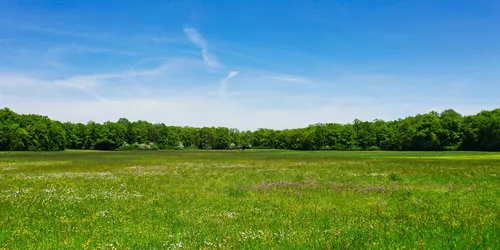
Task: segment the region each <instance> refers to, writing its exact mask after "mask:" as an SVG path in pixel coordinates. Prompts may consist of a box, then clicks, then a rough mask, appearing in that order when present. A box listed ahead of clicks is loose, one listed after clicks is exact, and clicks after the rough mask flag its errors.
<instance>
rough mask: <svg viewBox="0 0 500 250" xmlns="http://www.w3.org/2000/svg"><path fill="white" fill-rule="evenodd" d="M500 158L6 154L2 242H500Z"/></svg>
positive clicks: (132, 245)
mask: <svg viewBox="0 0 500 250" xmlns="http://www.w3.org/2000/svg"><path fill="white" fill-rule="evenodd" d="M499 197H500V154H495V153H467V152H427V153H425V152H335V151H334V152H297V151H278V150H254V151H244V152H243V153H238V152H237V151H160V152H83V151H66V152H2V153H0V249H2V248H5V249H85V248H88V249H113V248H116V249H177V248H187V249H200V248H202V249H203V248H206V249H212V248H223V249H270V248H272V249H325V248H326V249H328V248H333V249H344V248H354V249H367V248H370V249H401V248H409V249H420V248H425V249H451V248H454V249H499V248H500V198H499Z"/></svg>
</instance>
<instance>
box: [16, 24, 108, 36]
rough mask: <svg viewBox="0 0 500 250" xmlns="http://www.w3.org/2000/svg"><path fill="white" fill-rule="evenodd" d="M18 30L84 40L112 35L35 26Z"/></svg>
mask: <svg viewBox="0 0 500 250" xmlns="http://www.w3.org/2000/svg"><path fill="white" fill-rule="evenodd" d="M19 28H20V29H21V30H26V31H32V32H38V33H45V34H51V35H58V36H72V37H78V38H86V39H99V38H102V37H108V36H109V35H112V34H109V33H106V34H105V33H87V32H80V31H71V30H63V29H53V28H43V27H36V26H22V27H19Z"/></svg>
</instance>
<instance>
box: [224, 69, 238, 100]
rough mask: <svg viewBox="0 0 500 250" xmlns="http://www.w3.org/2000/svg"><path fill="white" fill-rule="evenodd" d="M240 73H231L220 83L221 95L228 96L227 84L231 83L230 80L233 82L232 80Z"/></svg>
mask: <svg viewBox="0 0 500 250" xmlns="http://www.w3.org/2000/svg"><path fill="white" fill-rule="evenodd" d="M239 73H240V72H238V71H231V72H229V73H228V74H227V76H226V77H225V78H224V79H222V81H221V82H220V87H219V92H220V93H221V95H225V94H226V91H227V83H228V82H229V80H231V78H233V77H235V76H236V75H238V74H239Z"/></svg>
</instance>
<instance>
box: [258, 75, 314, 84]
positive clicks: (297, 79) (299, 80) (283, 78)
mask: <svg viewBox="0 0 500 250" xmlns="http://www.w3.org/2000/svg"><path fill="white" fill-rule="evenodd" d="M267 78H270V79H274V80H278V81H284V82H292V83H310V80H308V79H306V78H304V77H299V76H267Z"/></svg>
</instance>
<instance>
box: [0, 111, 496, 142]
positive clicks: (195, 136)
mask: <svg viewBox="0 0 500 250" xmlns="http://www.w3.org/2000/svg"><path fill="white" fill-rule="evenodd" d="M325 119H326V118H325ZM148 145H149V146H148ZM181 145H182V146H181ZM184 145H186V147H185V146H184ZM236 145H238V147H239V146H240V145H242V147H243V149H250V148H255V149H291V150H351V151H361V150H366V151H374V150H377V151H378V150H412V151H456V150H479V151H500V109H495V110H491V111H482V112H480V113H478V114H475V115H471V116H462V115H460V114H459V113H457V112H455V111H454V110H445V111H443V112H441V113H437V112H429V113H427V114H418V115H416V116H410V117H407V118H404V119H399V120H396V121H383V120H375V121H373V122H368V121H361V120H358V119H356V120H354V121H353V122H352V123H349V124H337V123H325V124H314V125H310V126H308V127H306V128H297V129H284V130H273V129H263V128H262V129H258V130H255V131H239V130H237V129H229V128H225V127H203V128H193V127H179V126H167V125H165V124H152V123H149V122H146V121H134V122H131V121H129V120H127V119H125V118H121V119H119V120H118V121H117V122H105V123H103V124H99V123H95V122H92V121H90V122H88V123H87V124H82V123H69V122H67V123H60V122H57V121H52V120H50V119H49V118H47V117H45V116H39V115H22V114H16V113H15V112H13V111H11V110H10V109H8V108H4V109H0V150H16V151H26V150H32V151H36V150H45V151H49V150H63V149H96V150H116V149H120V150H140V149H141V150H150V149H184V148H186V149H228V148H230V149H231V148H233V149H234V148H236Z"/></svg>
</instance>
